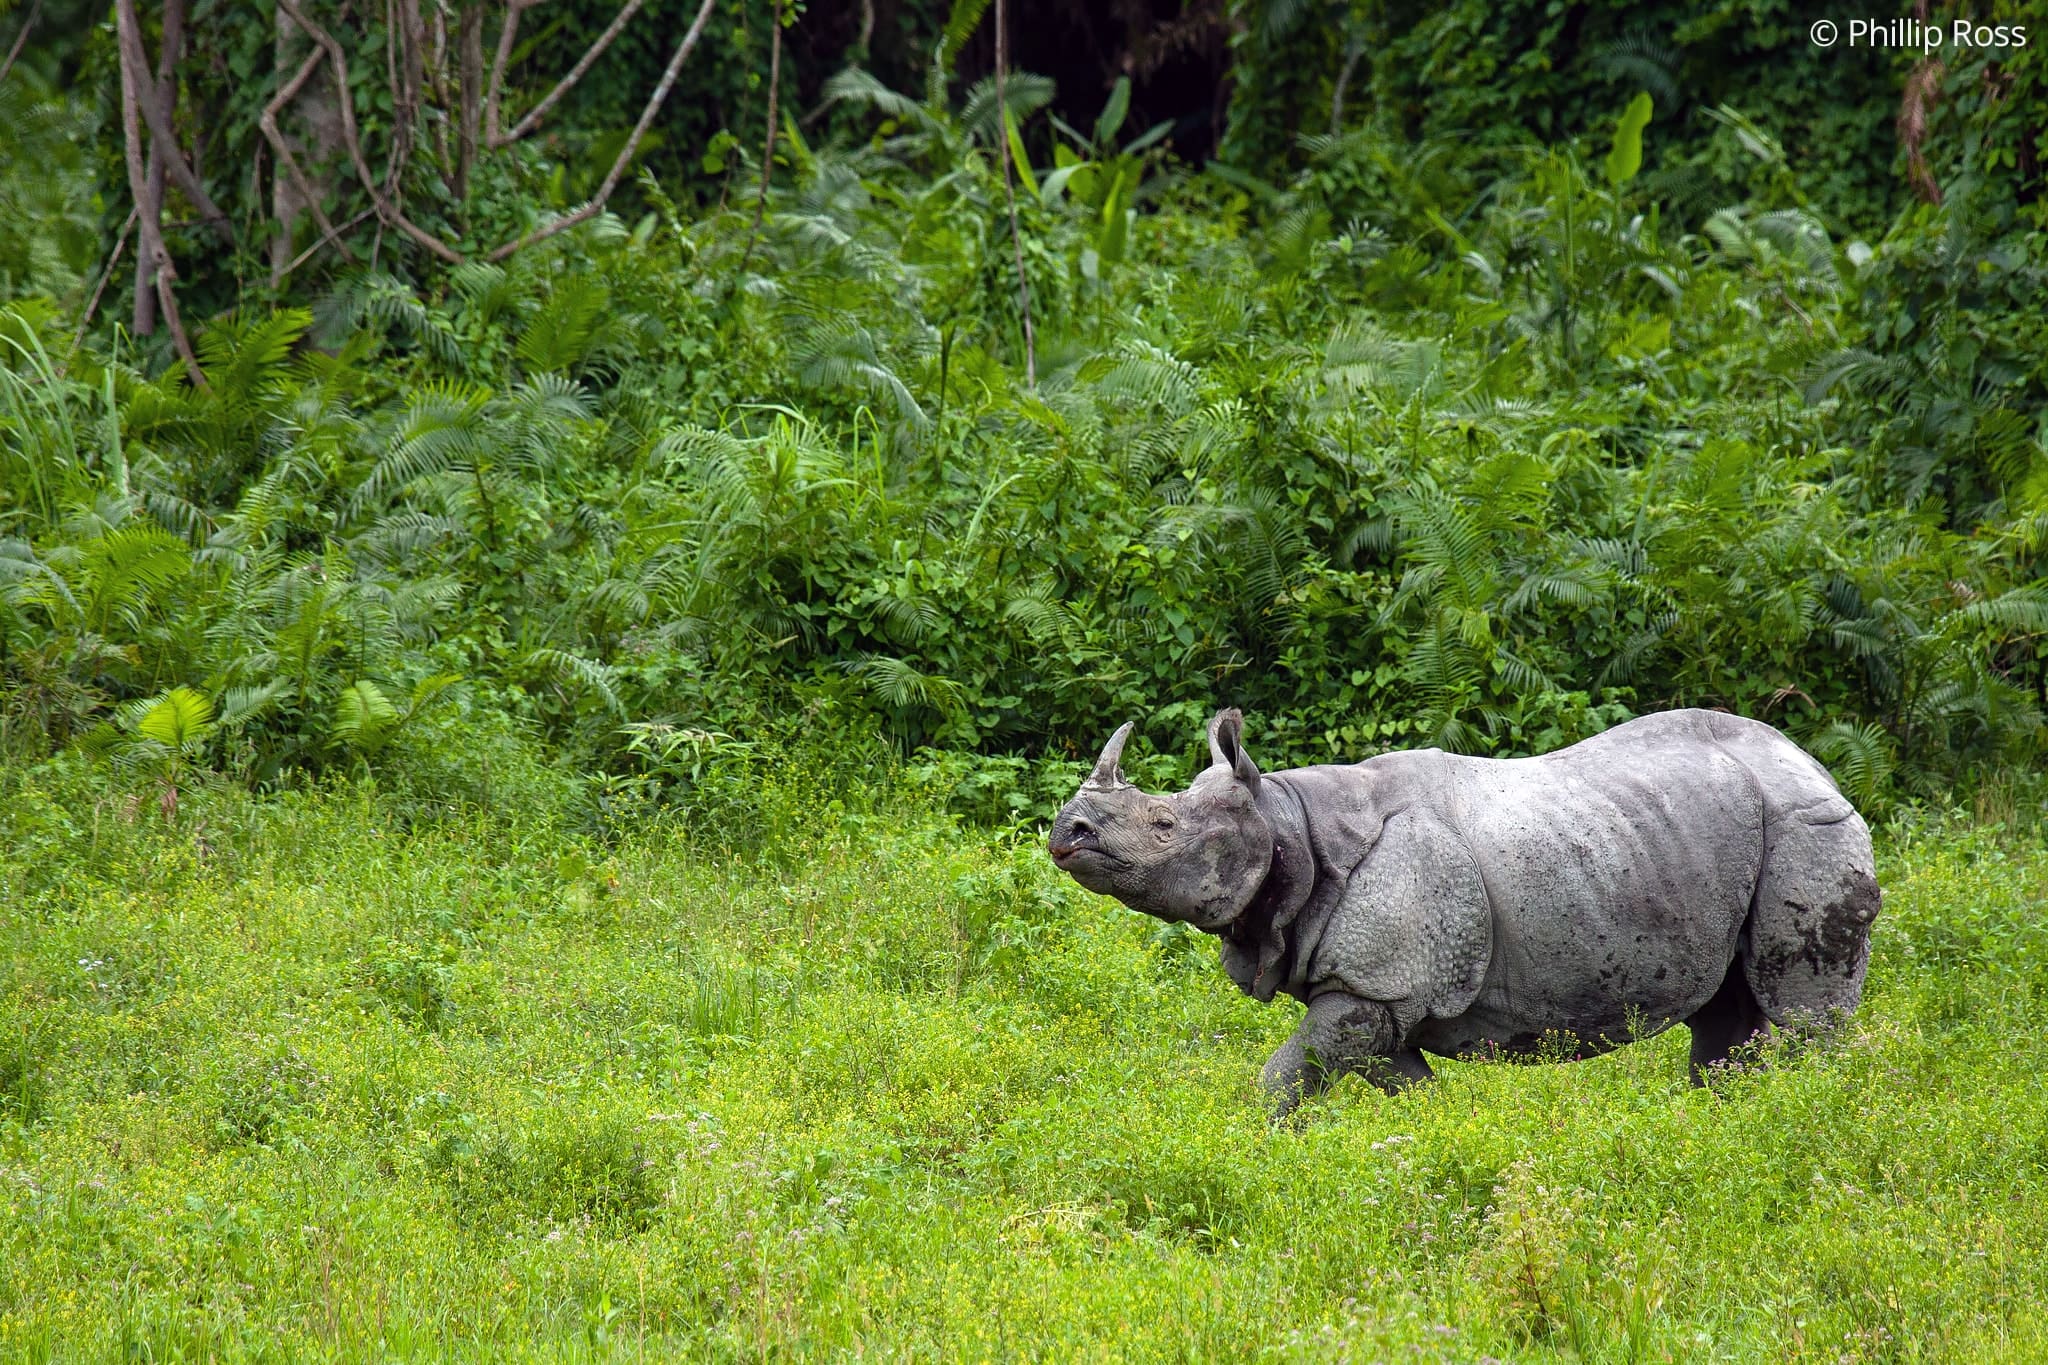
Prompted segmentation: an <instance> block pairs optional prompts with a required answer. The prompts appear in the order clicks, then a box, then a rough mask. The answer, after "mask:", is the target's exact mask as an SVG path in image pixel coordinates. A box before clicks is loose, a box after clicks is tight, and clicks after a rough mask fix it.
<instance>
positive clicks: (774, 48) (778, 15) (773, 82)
mask: <svg viewBox="0 0 2048 1365" xmlns="http://www.w3.org/2000/svg"><path fill="white" fill-rule="evenodd" d="M768 22H769V24H770V25H771V26H772V28H773V30H774V32H773V35H772V36H771V37H770V39H769V42H768V138H767V145H766V146H765V147H763V148H762V149H761V188H760V190H759V191H757V192H756V193H755V195H754V225H753V226H752V227H750V228H748V229H747V249H746V250H745V251H743V252H741V253H740V270H741V272H742V273H744V272H745V271H746V268H747V262H749V261H751V260H753V258H754V239H755V238H756V237H758V236H760V235H761V216H762V214H764V213H766V212H767V210H768V177H769V176H770V175H772V174H773V173H774V170H775V100H776V96H777V94H778V93H779V92H780V91H781V88H782V0H774V6H773V9H772V11H771V13H770V16H769V20H768Z"/></svg>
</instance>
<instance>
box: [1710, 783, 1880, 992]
mask: <svg viewBox="0 0 2048 1365" xmlns="http://www.w3.org/2000/svg"><path fill="white" fill-rule="evenodd" d="M1829 817H1833V818H1829ZM1879 900H1880V895H1879V892H1878V886H1877V877H1876V875H1875V863H1874V861H1873V859H1872V857H1871V852H1870V831H1869V829H1868V827H1867V826H1865V825H1864V823H1863V821H1862V819H1861V818H1859V817H1858V816H1857V815H1856V814H1855V813H1854V812H1853V811H1852V810H1850V809H1849V806H1848V803H1847V802H1845V801H1842V800H1840V798H1836V800H1835V801H1834V802H1832V803H1827V804H1825V805H1823V806H1822V807H1821V808H1820V809H1818V810H1814V811H1811V812H1799V813H1795V814H1791V815H1788V816H1786V817H1784V818H1782V819H1781V820H1779V821H1777V822H1775V824H1774V826H1773V828H1772V830H1771V832H1770V844H1769V852H1768V853H1767V854H1766V855H1765V858H1764V869H1763V874H1762V876H1761V877H1759V878H1758V880H1757V890H1756V901H1755V903H1754V905H1753V906H1752V907H1751V910H1750V916H1749V951H1748V952H1747V953H1746V954H1745V955H1744V956H1743V961H1744V965H1745V967H1746V972H1745V976H1746V978H1747V980H1748V982H1749V986H1750V989H1751V991H1753V992H1754V994H1755V997H1756V1000H1757V1003H1758V1004H1759V1005H1761V1006H1762V1007H1763V1011H1764V1013H1765V1014H1766V1015H1768V1016H1769V1017H1770V1020H1771V1022H1772V1023H1774V1024H1778V1025H1781V1026H1784V1025H1796V1026H1803V1027H1827V1026H1829V1025H1832V1024H1834V1023H1837V1022H1839V1021H1840V1020H1841V1019H1842V1018H1843V1017H1844V1016H1846V1015H1847V1014H1849V1013H1850V1012H1851V1011H1852V1010H1854V1009H1855V1008H1856V1005H1857V1003H1858V1002H1859V1001H1860V1000H1861V999H1862V998H1863V974H1864V971H1865V969H1866V968H1867V967H1868V966H1869V965H1870V926H1871V922H1872V921H1874V920H1875V919H1876V918H1877V911H1878V904H1879Z"/></svg>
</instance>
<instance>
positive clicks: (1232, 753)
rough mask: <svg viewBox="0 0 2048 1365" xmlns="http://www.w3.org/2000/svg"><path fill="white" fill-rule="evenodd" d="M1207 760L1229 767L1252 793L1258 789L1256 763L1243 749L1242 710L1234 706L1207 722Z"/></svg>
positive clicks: (1219, 712)
mask: <svg viewBox="0 0 2048 1365" xmlns="http://www.w3.org/2000/svg"><path fill="white" fill-rule="evenodd" d="M1209 761H1210V762H1211V763H1220V764H1222V765H1223V766H1224V767H1226V768H1228V769H1230V771H1231V772H1233V773H1235V774H1236V775H1237V780H1238V781H1240V782H1242V783H1244V784H1245V785H1246V786H1247V787H1250V788H1251V789H1252V791H1253V792H1254V793H1257V791H1258V790H1259V768H1258V765H1257V764H1256V763H1253V762H1252V756H1251V755H1250V754H1248V753H1246V752H1245V751H1244V712H1242V711H1240V710H1238V709H1237V708H1236V707H1235V706H1233V707H1231V708H1230V709H1229V710H1227V711H1218V712H1217V713H1216V718H1215V719H1214V720H1212V721H1210V722H1209Z"/></svg>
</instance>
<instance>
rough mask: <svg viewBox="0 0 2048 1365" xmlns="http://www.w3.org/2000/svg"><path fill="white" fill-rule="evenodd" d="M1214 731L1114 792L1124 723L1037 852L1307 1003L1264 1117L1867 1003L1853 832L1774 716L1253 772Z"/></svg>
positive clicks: (1722, 1045) (1246, 982)
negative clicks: (1341, 1097) (1669, 1034)
mask: <svg viewBox="0 0 2048 1365" xmlns="http://www.w3.org/2000/svg"><path fill="white" fill-rule="evenodd" d="M1243 726H1244V718H1243V716H1242V715H1241V714H1240V713H1239V712H1237V711H1236V710H1228V711H1223V712H1221V713H1220V714H1218V715H1217V716H1216V717H1215V719H1214V720H1212V721H1211V722H1210V724H1209V757H1210V765H1209V767H1208V768H1207V769H1206V770H1204V771H1203V772H1202V773H1200V774H1199V775H1197V776H1196V778H1195V780H1194V783H1193V785H1191V786H1190V787H1189V788H1188V789H1187V790H1186V791H1184V792H1181V793H1179V794H1178V795H1163V796H1154V795H1151V794H1149V793H1146V792H1143V791H1140V790H1139V789H1138V788H1137V787H1135V786H1133V785H1132V784H1131V783H1130V782H1128V781H1126V780H1125V778H1124V775H1123V770H1122V768H1121V766H1120V761H1121V759H1122V755H1123V748H1124V743H1125V741H1126V740H1127V739H1128V738H1129V737H1130V733H1131V726H1130V725H1125V726H1123V727H1122V728H1121V729H1119V730H1118V731H1117V732H1116V733H1115V735H1113V736H1112V737H1111V738H1110V741H1109V743H1108V745H1107V746H1106V747H1105V748H1104V749H1103V750H1102V756H1101V757H1100V758H1099V759H1098V760H1097V761H1096V764H1095V768H1094V771H1093V772H1092V773H1090V774H1089V776H1088V779H1087V780H1086V781H1085V782H1084V783H1083V784H1082V786H1081V789H1080V791H1079V792H1078V793H1077V794H1076V795H1075V796H1074V799H1073V800H1071V801H1069V802H1068V803H1067V804H1066V805H1065V806H1063V807H1061V809H1060V812H1059V815H1058V817H1057V819H1055V820H1054V822H1053V826H1052V830H1051V834H1050V837H1049V839H1048V850H1049V852H1050V853H1051V855H1052V859H1053V862H1054V863H1055V864H1057V865H1058V866H1059V867H1060V868H1061V869H1062V870H1063V871H1065V872H1066V873H1067V874H1068V875H1070V876H1071V877H1073V879H1074V880H1075V881H1077V882H1079V883H1080V884H1081V885H1082V886H1084V887H1086V888H1087V889H1088V890H1090V891H1094V892H1098V893H1100V894H1104V895H1109V896H1114V897H1115V898H1116V899H1118V900H1120V901H1122V902H1123V903H1124V904H1125V905H1127V906H1129V907H1130V908H1132V909H1134V910H1140V911H1143V912H1144V913H1146V914H1148V915H1154V916H1157V917H1158V918H1160V919H1163V920H1168V921H1179V922H1182V923H1185V924H1189V925H1192V926H1193V927H1194V928H1196V929H1199V930H1202V931H1203V932H1205V933H1209V934H1214V935H1216V936H1217V937H1218V938H1220V939H1221V940H1222V957H1223V966H1224V970H1225V971H1227V972H1228V973H1229V975H1230V977H1231V979H1232V980H1233V981H1235V982H1236V983H1237V985H1238V986H1239V987H1240V988H1242V989H1243V990H1244V991H1245V992H1247V993H1248V994H1250V995H1251V996H1253V997H1254V998H1256V999H1259V1000H1263V1001H1270V1000H1271V999H1273V997H1274V996H1275V995H1277V994H1279V993H1281V992H1285V993H1286V994H1288V995H1291V996H1293V997H1294V998H1295V999H1297V1000H1300V1001H1302V1002H1303V1003H1305V1004H1306V1005H1307V1006H1308V1012H1307V1014H1306V1015H1305V1016H1304V1017H1303V1019H1302V1021H1301V1026H1300V1027H1299V1028H1298V1029H1296V1030H1295V1032H1294V1035H1293V1036H1292V1037H1291V1038H1289V1039H1288V1040H1287V1042H1286V1043H1284V1044H1283V1045H1282V1046H1281V1047H1280V1049H1279V1050H1278V1051H1277V1052H1275V1053H1274V1054H1273V1056H1272V1058H1271V1059H1270V1060H1269V1061H1268V1062H1267V1063H1266V1067H1265V1072H1264V1076H1263V1080H1264V1084H1265V1087H1266V1089H1267V1091H1268V1093H1269V1094H1270V1096H1271V1098H1272V1100H1273V1103H1274V1105H1275V1107H1276V1108H1277V1109H1278V1110H1279V1111H1280V1112H1282V1113H1284V1112H1286V1111H1287V1110H1289V1109H1291V1108H1292V1107H1293V1106H1294V1105H1295V1104H1297V1103H1298V1102H1299V1101H1300V1100H1301V1099H1302V1098H1303V1097H1304V1096H1307V1095H1311V1094H1314V1093H1316V1092H1318V1091H1320V1090H1322V1089H1323V1088H1324V1087H1326V1086H1327V1085H1329V1084H1330V1082H1332V1081H1334V1080H1335V1079H1336V1078H1337V1077H1338V1076H1340V1075H1342V1074H1344V1073H1346V1072H1353V1071H1355V1072H1360V1073H1363V1074H1365V1075H1366V1076H1367V1077H1368V1078H1369V1079H1371V1080H1372V1081H1374V1082H1375V1083H1377V1084H1379V1085H1380V1086H1382V1087H1383V1088H1385V1089H1387V1090H1389V1091H1390V1092H1391V1091H1394V1090H1398V1089H1399V1088H1400V1087H1401V1086H1403V1085H1405V1084H1408V1083H1410V1082H1413V1081H1418V1080H1426V1079H1428V1078H1429V1077H1430V1076H1431V1074H1432V1073H1431V1071H1430V1066H1429V1063H1428V1062H1427V1061H1426V1060H1425V1059H1424V1057H1423V1054H1424V1053H1425V1052H1428V1053H1434V1054H1436V1055H1438V1056H1450V1057H1457V1056H1471V1055H1519V1056H1530V1055H1537V1054H1548V1055H1552V1056H1555V1055H1558V1054H1560V1053H1562V1054H1565V1055H1574V1054H1575V1055H1590V1054H1592V1053H1596V1052H1601V1051H1605V1050H1607V1049H1609V1048H1611V1047H1615V1046H1618V1045H1620V1044H1622V1043H1626V1042H1630V1041H1633V1040H1634V1039H1636V1038H1642V1037H1647V1036H1649V1035H1650V1034H1652V1033H1655V1032H1657V1031H1659V1030H1661V1029H1663V1028H1665V1027H1668V1026H1669V1025H1670V1024H1672V1023H1673V1022H1676V1021H1679V1020H1683V1021H1684V1022H1685V1023H1686V1024H1687V1025H1688V1026H1689V1027H1690V1029H1691V1031H1692V1060H1691V1075H1692V1079H1693V1082H1694V1083H1695V1084H1701V1083H1703V1082H1704V1078H1705V1077H1706V1075H1707V1073H1708V1068H1710V1067H1713V1066H1714V1065H1715V1064H1717V1063H1722V1062H1725V1061H1727V1059H1728V1057H1729V1053H1730V1051H1731V1049H1734V1048H1736V1047H1739V1046H1741V1045H1742V1044H1743V1043H1745V1042H1747V1041H1749V1040H1751V1039H1752V1038H1754V1037H1755V1036H1756V1035H1757V1034H1759V1033H1761V1032H1765V1031H1767V1030H1768V1028H1769V1026H1770V1025H1771V1024H1774V1023H1775V1024H1779V1025H1788V1026H1823V1027H1825V1026H1832V1025H1833V1024H1835V1023H1837V1022H1839V1021H1840V1020H1841V1019H1842V1018H1843V1017H1844V1016H1846V1015H1847V1014H1848V1013H1849V1012H1850V1011H1852V1010H1854V1009H1855V1007H1856V1005H1857V1002H1858V1001H1859V999H1860V998H1861V996H1862V993H1863V974H1864V969H1865V967H1866V965H1867V964H1868V961H1869V955H1870V930H1871V924H1872V922H1873V921H1874V920H1875V919H1876V918H1877V912H1878V903H1879V899H1880V893H1879V890H1878V884H1877V876H1876V869H1875V864H1874V862H1873V860H1872V858H1871V850H1870V830H1869V827H1868V826H1866V825H1865V824H1864V822H1863V819H1862V817H1861V816H1859V815H1858V814H1857V813H1856V811H1855V809H1854V808H1853V807H1852V806H1851V805H1850V804H1849V802H1848V801H1847V800H1845V799H1844V798H1843V797H1842V794H1841V793H1840V792H1839V791H1838V790H1837V789H1836V787H1835V784H1834V781H1833V780H1832V779H1831V778H1830V777H1829V776H1828V773H1827V770H1826V769H1825V768H1823V767H1822V766H1821V765H1820V764H1819V763H1817V762H1815V761H1814V760H1813V759H1812V758H1810V757H1808V756H1807V754H1806V753H1805V752H1804V751H1803V750H1801V749H1800V748H1799V747H1798V746H1797V745H1796V744H1794V743H1793V742H1792V741H1791V740H1789V739H1787V738H1786V737H1785V736H1784V735H1783V734H1782V733H1780V732H1779V731H1778V730H1776V729H1773V728H1772V727H1771V726H1769V725H1766V724H1763V723H1761V722H1758V721H1754V720H1746V719H1744V718H1742V717H1740V716H1734V715H1728V714H1724V713H1722V712H1717V711H1697V710H1683V711H1668V712H1664V713H1661V714H1657V715H1650V716H1644V717H1641V718H1639V719H1636V720H1631V721H1628V722H1626V723H1625V724H1622V725H1617V726H1615V727H1614V728H1613V729H1611V730H1607V731H1605V732H1604V733H1602V734H1598V735H1595V736H1593V737H1592V738H1590V739H1586V740H1583V741H1581V742H1580V743H1578V744H1574V745H1572V746H1571V747H1570V748H1566V749H1561V750H1558V751H1557V752H1555V753H1551V754H1546V755H1544V756H1542V757H1539V758H1515V759H1487V758H1468V757H1463V756H1460V755H1457V754H1449V753H1444V752H1442V751H1441V750H1437V749H1421V750H1410V751H1406V752H1397V753H1387V754H1381V755H1380V756H1378V757H1376V758H1368V759H1366V760H1365V761H1364V762H1362V763H1356V764H1351V765H1344V766H1340V765H1322V766H1316V767H1307V768H1293V769H1289V770H1287V771H1284V772H1274V773H1261V772H1260V771H1259V769H1258V767H1257V765H1256V764H1254V763H1253V762H1252V758H1251V755H1250V754H1249V753H1247V752H1246V750H1245V747H1244V742H1243Z"/></svg>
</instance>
